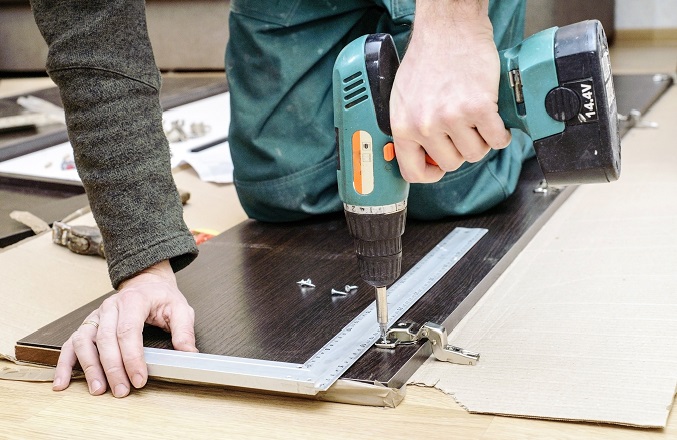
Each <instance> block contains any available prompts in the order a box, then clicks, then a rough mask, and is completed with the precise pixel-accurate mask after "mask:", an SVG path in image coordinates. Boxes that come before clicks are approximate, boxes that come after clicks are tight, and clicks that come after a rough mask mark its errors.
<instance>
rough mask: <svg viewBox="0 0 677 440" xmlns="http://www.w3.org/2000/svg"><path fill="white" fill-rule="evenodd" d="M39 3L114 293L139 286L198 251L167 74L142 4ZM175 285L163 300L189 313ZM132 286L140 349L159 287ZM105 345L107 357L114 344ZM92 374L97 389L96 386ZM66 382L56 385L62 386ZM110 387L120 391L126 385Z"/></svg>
mask: <svg viewBox="0 0 677 440" xmlns="http://www.w3.org/2000/svg"><path fill="white" fill-rule="evenodd" d="M31 6H32V8H33V12H34V16H35V19H36V23H37V24H38V27H39V28H40V31H41V32H42V34H43V36H44V38H45V40H46V41H47V43H48V46H49V53H48V59H47V71H48V73H49V75H50V77H51V78H52V79H53V80H54V82H55V83H56V84H57V85H58V87H59V90H60V93H61V98H62V101H63V105H64V109H65V111H66V120H67V126H68V134H69V138H70V141H71V144H72V146H73V150H74V156H75V161H76V165H77V169H78V173H79V174H80V177H81V179H82V182H83V185H84V187H85V190H86V191H87V196H88V199H89V202H90V206H91V208H92V213H93V214H94V217H95V219H96V221H97V225H98V226H99V229H100V230H101V234H102V236H103V240H104V244H105V247H106V255H107V260H108V268H109V274H110V277H111V282H112V284H113V287H115V288H118V287H120V286H121V283H123V281H125V280H130V283H131V279H132V278H134V279H136V278H138V277H135V275H137V274H138V275H141V274H142V273H145V272H144V270H146V269H148V268H150V267H153V266H154V265H157V264H158V263H160V264H161V265H162V266H163V269H164V270H169V271H172V269H173V270H174V271H176V270H179V269H181V268H183V267H185V266H186V265H187V264H189V263H190V262H191V261H192V260H193V259H194V258H195V256H196V255H197V248H196V245H195V241H194V240H193V238H192V236H191V234H190V232H189V231H188V229H187V227H186V225H185V223H184V222H183V214H182V207H181V203H180V201H179V196H178V193H177V191H176V187H175V185H174V181H173V178H172V175H171V169H170V165H169V146H168V143H167V140H166V138H165V136H164V132H163V130H162V109H161V107H160V103H159V89H160V76H159V73H158V70H157V67H156V65H155V60H154V58H153V53H152V50H151V47H150V42H149V39H148V33H147V30H146V23H145V7H144V2H143V1H140V0H135V1H125V0H80V1H54V0H32V1H31ZM163 261H166V263H161V262H163ZM144 278H146V277H144ZM171 278H172V279H173V273H172V274H171ZM168 283H169V281H166V282H165V284H167V285H169V287H166V288H163V289H164V290H166V289H169V290H171V291H172V292H173V293H172V294H171V295H169V294H168V295H166V296H164V300H165V301H167V303H166V304H165V305H173V307H171V308H170V310H171V313H172V315H174V314H176V316H178V315H182V316H183V315H185V314H186V313H189V312H187V310H188V308H189V306H188V305H187V303H185V299H184V300H183V302H182V301H180V300H179V299H177V296H178V295H180V296H181V298H183V296H182V295H181V294H180V292H179V291H178V289H176V287H175V285H174V286H171V283H169V284H168ZM128 286H129V283H127V284H125V285H124V287H125V288H124V289H121V290H120V292H118V294H116V295H115V297H116V298H118V299H119V298H127V297H128V296H129V297H130V298H132V299H130V300H129V302H126V303H125V304H129V307H125V308H124V310H125V311H124V313H123V314H121V315H118V318H117V321H116V322H117V326H118V331H119V332H120V331H121V332H122V333H125V334H127V330H126V327H127V326H129V324H127V321H126V319H127V317H128V316H129V317H132V319H133V321H134V323H133V324H134V325H133V326H132V328H134V329H135V330H134V331H135V332H136V336H135V337H134V339H133V341H134V345H135V347H136V348H135V350H136V351H137V352H138V351H140V350H142V346H141V342H140V336H141V333H140V329H141V328H142V326H143V323H144V320H145V319H146V317H143V319H142V315H144V314H145V311H146V308H147V306H148V304H150V303H153V301H154V298H155V299H157V292H156V290H155V287H157V284H154V285H150V284H145V285H144V286H143V287H139V288H134V289H127V287H128ZM161 290H162V289H161ZM125 301H127V300H126V299H125ZM109 302H111V301H109ZM103 307H104V306H103V305H102V308H100V309H99V310H100V311H103ZM158 307H159V306H158ZM106 310H110V309H106ZM94 313H96V312H94ZM106 316H108V313H106ZM191 325H192V324H191ZM86 327H91V328H92V329H95V330H97V329H96V328H95V327H94V326H90V325H87V326H86ZM100 327H103V324H101V325H100ZM81 329H82V328H81ZM90 330H91V329H90ZM78 331H80V330H78ZM76 333H77V332H76ZM95 337H96V336H95ZM109 342H110V344H111V347H113V348H115V345H114V344H113V341H112V340H106V341H102V343H104V345H105V344H108V343H109ZM118 347H119V345H118ZM98 348H99V352H107V347H101V346H99V347H98ZM177 348H178V347H177ZM193 348H194V343H193ZM128 352H129V353H131V350H130V351H128ZM124 354H125V353H122V352H120V358H118V360H117V361H116V362H114V363H113V364H110V365H105V367H106V368H108V369H118V370H120V368H122V367H123V363H124V362H123V359H122V355H124ZM76 355H78V356H79V354H78V353H76V352H75V351H73V347H72V346H69V345H68V344H66V345H64V349H63V350H62V358H64V359H67V363H68V364H74V356H76ZM101 361H102V365H103V364H106V361H105V360H104V359H101ZM124 366H126V364H125V365H124ZM71 368H72V365H71ZM144 368H145V366H144ZM62 371H63V370H62ZM144 371H145V370H144ZM87 373H88V372H87V371H85V375H86V376H87V380H88V383H89V385H90V389H91V386H92V380H93V379H92V375H91V374H89V375H88V374H87ZM57 377H60V376H57ZM68 379H69V378H68ZM144 382H145V381H144ZM132 383H134V382H132ZM67 385H68V384H67V382H66V383H65V385H64V384H63V383H61V384H56V383H55V389H63V388H65V387H66V386H67ZM110 385H111V388H113V389H114V387H115V386H116V385H118V384H117V383H111V384H110ZM103 391H105V387H104V388H103ZM103 391H102V392H103Z"/></svg>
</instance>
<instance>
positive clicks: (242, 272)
mask: <svg viewBox="0 0 677 440" xmlns="http://www.w3.org/2000/svg"><path fill="white" fill-rule="evenodd" d="M663 90H665V88H663ZM645 97H646V95H645ZM624 105H625V104H624ZM638 105H641V104H638ZM619 107H621V106H620V104H619ZM625 108H638V106H637V105H631V106H628V107H625ZM640 108H641V107H640ZM541 179H542V175H541V172H540V169H539V168H538V165H537V163H536V161H535V160H531V161H528V162H527V163H526V164H525V167H524V170H523V172H522V175H521V179H520V183H519V186H518V189H517V191H516V193H515V194H513V195H512V196H511V197H510V198H509V199H508V200H506V201H505V202H503V203H501V204H499V205H498V206H496V207H495V208H493V209H492V210H490V211H488V212H486V213H484V214H482V215H477V216H470V217H465V218H460V219H454V220H449V221H437V222H415V221H409V222H408V224H407V230H406V232H405V234H404V237H403V247H404V256H403V262H402V266H403V272H406V271H407V270H409V269H410V268H411V267H412V266H413V265H414V264H415V263H416V262H418V261H419V260H420V259H421V257H423V256H424V255H425V254H426V253H427V252H429V251H430V250H431V249H432V247H433V246H435V244H437V243H438V242H439V241H440V240H441V239H442V238H443V237H444V236H445V235H446V234H448V233H449V232H450V231H451V230H453V228H454V227H456V226H462V227H482V228H487V229H488V230H489V232H488V233H487V235H486V236H485V237H484V238H482V239H481V241H480V242H479V243H478V244H477V245H476V246H475V247H474V248H473V249H471V250H470V252H468V254H467V255H466V256H465V257H464V258H463V259H462V260H461V261H460V262H459V263H458V264H456V265H455V266H454V267H453V268H452V269H451V270H450V271H449V272H448V273H447V274H446V275H445V276H444V277H443V278H442V279H441V280H440V281H439V282H438V283H437V284H436V285H435V286H433V287H432V288H431V289H430V291H429V292H428V293H427V294H426V295H425V296H424V298H422V299H421V300H419V301H418V302H417V303H416V304H415V305H414V306H413V307H412V308H411V309H410V310H409V311H407V312H406V313H405V315H404V317H403V318H402V319H403V320H408V321H414V322H418V323H423V322H425V321H428V320H431V321H435V322H440V323H444V324H445V325H446V326H447V328H448V329H449V330H450V329H451V328H453V326H455V325H456V324H457V323H458V322H459V321H460V319H461V318H462V317H463V316H464V315H465V314H466V313H467V312H468V311H469V310H470V308H471V307H472V305H474V304H475V303H476V302H477V300H479V298H480V297H481V295H482V294H483V293H484V292H485V291H486V290H487V289H488V288H489V286H490V285H491V284H492V283H493V281H494V280H495V279H496V278H497V277H498V276H499V275H500V273H501V272H502V271H503V270H504V269H505V268H506V267H507V265H508V264H509V263H510V262H511V261H512V260H513V259H514V257H515V256H516V255H517V254H518V252H519V251H520V250H521V249H522V247H523V246H524V245H525V244H526V243H527V242H528V241H529V240H530V239H531V237H532V236H533V234H535V233H536V232H537V231H538V229H540V227H541V225H542V224H543V223H544V222H545V221H546V220H547V218H548V217H549V216H550V215H551V214H552V213H553V212H554V211H555V210H556V209H557V207H558V206H559V205H560V204H561V203H562V202H563V201H564V200H565V199H566V197H568V195H569V194H570V193H571V192H572V191H573V189H574V188H573V187H569V188H566V189H564V190H551V191H550V192H548V193H546V194H541V193H534V191H533V189H534V188H535V187H536V186H537V185H538V183H539V182H540V180H541ZM303 278H311V279H312V280H313V282H314V283H315V284H316V286H317V287H316V288H315V289H314V290H303V289H301V288H299V286H298V285H297V284H296V281H298V280H301V279H303ZM178 281H179V285H180V287H181V290H182V291H183V292H184V294H185V295H186V297H187V298H188V299H189V301H190V303H191V304H192V305H193V307H194V308H195V311H196V334H197V343H198V348H199V349H200V350H201V351H202V352H205V353H212V354H220V355H229V356H238V357H246V358H256V359H269V360H276V361H283V362H295V363H304V362H305V361H306V360H307V359H308V358H309V357H310V356H311V355H312V354H314V353H315V352H316V351H318V350H319V349H320V348H321V347H322V346H323V345H324V344H325V343H326V341H328V340H329V339H330V338H331V337H333V336H334V335H335V334H337V333H338V332H339V330H340V329H341V328H343V327H344V326H345V325H346V324H347V323H348V322H349V321H350V320H352V319H353V318H354V317H355V316H356V315H357V314H358V313H359V312H360V311H361V310H363V309H364V308H365V307H367V306H368V305H369V304H370V303H371V302H372V301H373V289H372V288H370V287H368V286H366V285H365V284H364V283H363V282H361V280H359V276H358V273H357V268H356V262H355V256H354V254H353V249H352V241H351V239H350V237H349V236H348V232H347V230H346V227H345V222H344V220H343V217H342V215H338V214H337V215H333V216H327V217H323V218H318V219H314V220H312V221H307V222H299V223H293V224H265V223H259V222H255V221H247V222H244V223H242V224H240V225H238V226H236V227H234V228H232V229H230V230H228V231H226V232H225V233H223V234H221V235H220V236H218V237H216V238H214V239H213V240H211V241H209V242H207V243H206V244H204V245H202V247H201V254H200V256H199V257H198V259H197V261H196V262H195V263H194V264H192V265H191V266H189V267H188V268H186V269H185V270H184V271H182V272H179V274H178ZM345 284H355V285H357V286H359V289H358V291H357V292H356V293H354V294H351V295H348V296H346V297H332V296H331V295H330V290H331V289H332V288H337V289H341V288H342V287H343V286H344V285H345ZM102 299H103V298H101V299H98V300H96V301H93V302H92V303H90V304H88V305H86V306H84V307H82V308H80V309H78V310H76V311H74V312H73V313H71V314H69V315H67V316H65V317H64V318H62V319H60V320H58V321H56V322H54V323H52V324H50V325H48V326H46V327H44V328H42V329H40V330H39V331H38V332H36V333H34V334H32V335H30V336H28V337H26V338H24V339H22V340H21V341H19V342H18V343H17V357H19V358H20V359H22V360H27V361H37V362H43V363H48V364H49V363H51V364H53V363H54V361H55V350H58V349H59V348H60V346H61V344H63V342H64V341H65V340H66V339H67V338H68V337H69V336H70V334H71V333H72V332H73V330H75V329H76V328H77V326H78V325H80V323H81V322H82V321H83V320H84V319H85V317H86V316H87V314H88V313H89V312H90V311H91V310H92V309H94V308H95V307H96V306H98V304H99V303H100V302H101V301H102ZM144 342H145V345H146V346H148V347H159V348H171V343H170V340H169V338H168V336H167V335H166V334H165V333H163V332H161V331H159V330H157V329H153V328H147V329H146V332H145V334H144ZM429 353H430V351H429V348H428V347H427V346H425V345H424V346H422V347H400V348H398V349H397V350H381V349H377V348H371V349H370V350H369V351H368V352H367V353H366V354H365V355H364V356H362V358H360V359H359V360H358V361H357V362H356V363H355V364H354V365H353V367H352V368H350V370H348V371H347V372H346V373H345V374H344V375H343V378H346V379H353V380H361V381H367V382H374V381H377V382H381V383H383V384H386V385H388V386H391V387H399V386H401V385H402V384H403V383H405V382H406V380H407V379H408V378H409V377H410V375H411V374H412V373H413V371H415V369H416V368H417V367H418V366H419V365H420V364H421V363H422V362H423V360H425V358H427V356H428V355H429Z"/></svg>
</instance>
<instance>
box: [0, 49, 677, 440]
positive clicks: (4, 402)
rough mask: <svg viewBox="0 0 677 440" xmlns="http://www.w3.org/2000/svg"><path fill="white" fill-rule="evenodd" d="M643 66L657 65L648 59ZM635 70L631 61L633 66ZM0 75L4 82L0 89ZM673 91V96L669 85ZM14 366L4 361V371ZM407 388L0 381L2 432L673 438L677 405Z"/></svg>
mask: <svg viewBox="0 0 677 440" xmlns="http://www.w3.org/2000/svg"><path fill="white" fill-rule="evenodd" d="M650 51H651V49H647V50H646V51H645V52H642V57H641V60H642V61H641V62H643V63H644V62H646V60H647V59H649V60H650V59H651V57H650V56H647V54H646V53H647V52H649V53H650ZM624 53H625V52H624V51H623V49H622V48H621V49H618V50H615V55H614V56H617V57H620V60H621V61H620V62H619V64H620V65H630V64H631V63H632V59H630V58H633V57H635V55H636V51H635V48H632V50H629V51H628V52H627V53H628V54H629V55H628V56H627V57H628V58H623V56H624ZM666 53H667V54H668V56H670V57H671V62H670V63H667V64H668V65H671V66H672V67H671V69H673V70H674V66H675V60H677V48H674V49H673V48H671V47H669V48H667V49H666V48H662V49H661V50H660V57H657V58H656V59H657V60H658V62H660V63H663V65H666V61H665V54H666ZM614 62H615V60H612V64H613V65H614V66H615V64H614ZM644 68H645V69H649V70H648V71H649V72H652V71H653V70H651V69H652V66H651V65H645V66H644ZM615 70H616V72H617V73H622V72H620V71H619V69H617V68H616V69H615ZM639 70H640V69H639V68H633V69H632V72H633V73H637V72H638V71H639ZM663 71H665V70H663ZM4 83H5V81H0V93H2V92H3V85H4ZM22 85H23V84H22ZM670 96H671V97H670V99H677V94H675V93H672V94H671V95H670ZM0 307H1V306H0ZM0 310H1V309H0ZM12 365H13V364H10V363H9V362H5V361H0V370H2V369H3V368H9V367H11V366H12ZM406 394H407V395H406V398H405V400H404V402H403V403H402V404H401V405H399V406H398V407H397V408H395V409H388V408H386V409H384V408H374V407H363V406H352V405H345V404H336V403H325V402H316V401H308V400H302V399H297V398H287V397H279V396H266V395H260V394H253V393H244V392H237V391H232V390H224V389H220V388H208V387H198V386H188V385H178V384H167V383H158V382H153V383H150V384H149V385H148V386H147V387H146V388H144V389H143V390H139V391H134V392H133V393H132V394H131V395H130V396H129V397H127V398H125V399H115V398H113V397H112V396H111V395H110V394H106V395H103V396H99V397H91V396H90V395H89V394H88V392H87V388H86V384H85V382H84V381H75V382H74V383H73V385H71V387H70V388H69V389H68V390H67V391H65V392H60V393H55V392H52V391H51V386H50V384H49V383H25V382H14V381H2V380H0V408H2V410H0V439H4V438H8V439H12V438H17V439H24V438H31V439H33V438H36V439H39V438H50V439H65V438H68V439H71V438H110V437H115V438H147V439H154V438H162V439H168V438H313V439H317V438H351V439H352V438H411V439H414V438H416V439H420V438H465V439H522V438H524V439H530V438H539V439H540V438H548V439H549V438H557V439H591V438H611V439H644V438H652V439H653V438H673V439H677V417H676V416H675V414H674V412H673V414H672V415H671V417H670V420H669V424H668V427H667V428H666V429H664V430H641V429H633V428H626V427H616V426H609V425H596V424H585V423H570V422H557V421H542V420H531V419H519V418H511V417H501V416H493V415H475V414H469V413H467V412H466V411H465V410H464V409H462V408H461V407H459V406H458V405H457V404H455V403H454V401H453V399H451V398H450V397H449V396H446V395H444V394H442V393H441V392H440V391H438V390H435V389H429V388H419V387H415V386H409V387H407V390H406ZM632 398H633V396H631V395H628V396H627V399H632Z"/></svg>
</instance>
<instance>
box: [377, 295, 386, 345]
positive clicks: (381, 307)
mask: <svg viewBox="0 0 677 440" xmlns="http://www.w3.org/2000/svg"><path fill="white" fill-rule="evenodd" d="M376 320H377V321H378V326H379V328H380V330H381V342H385V341H386V336H387V334H388V296H387V294H386V288H385V286H383V287H376Z"/></svg>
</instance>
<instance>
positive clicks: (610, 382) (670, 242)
mask: <svg viewBox="0 0 677 440" xmlns="http://www.w3.org/2000/svg"><path fill="white" fill-rule="evenodd" d="M675 114H677V88H674V87H673V88H672V89H670V90H669V91H668V93H667V94H666V96H665V97H664V98H663V99H662V100H661V101H659V102H658V103H657V104H656V106H655V107H654V109H653V111H651V112H650V113H649V114H647V116H646V117H647V118H648V119H649V120H652V121H656V122H658V123H659V124H660V129H658V130H640V129H635V130H633V131H631V132H630V133H629V134H628V135H627V136H626V137H625V138H624V141H623V171H622V177H621V180H619V181H618V182H616V183H614V184H613V185H591V186H585V187H581V188H579V189H578V190H577V191H576V192H575V193H574V194H573V195H572V196H571V197H570V198H569V199H568V200H567V202H566V203H565V204H564V205H563V206H562V207H561V208H560V209H559V210H558V211H557V212H556V213H555V214H554V215H553V217H552V218H551V219H550V220H549V222H548V223H547V224H546V225H545V226H544V227H543V229H542V230H541V231H540V232H539V233H538V234H537V235H536V237H535V238H534V240H533V241H532V242H531V243H530V244H529V245H527V247H526V248H525V250H524V251H522V253H521V254H520V256H519V257H518V258H517V259H516V260H515V261H514V262H513V264H512V265H511V267H510V268H508V270H507V271H506V272H505V273H504V274H503V275H502V276H501V277H500V278H499V279H498V281H497V282H496V283H495V284H494V285H493V286H492V287H491V289H490V290H489V291H488V292H487V294H486V295H485V296H484V297H483V298H482V299H481V300H480V303H478V305H477V307H475V308H473V310H472V311H471V312H470V313H469V314H468V315H467V316H466V317H465V319H464V320H463V321H462V322H461V323H460V324H459V325H458V326H457V327H456V328H455V330H454V331H453V332H452V334H451V336H450V340H451V341H453V343H454V344H455V345H459V346H461V347H464V348H466V349H469V350H473V351H478V352H480V353H481V355H482V357H481V360H480V362H479V363H478V365H477V366H475V367H473V368H468V367H464V366H458V365H450V364H446V363H441V362H435V361H430V360H429V361H428V363H427V364H425V366H424V367H422V368H420V369H419V370H418V372H417V373H416V374H415V375H414V376H413V377H412V379H411V380H410V383H416V384H424V385H428V386H435V387H437V388H439V389H441V390H443V391H444V392H446V393H448V394H451V395H453V396H454V398H455V399H456V400H457V401H458V402H459V403H460V404H461V405H462V406H464V407H466V408H467V409H468V410H469V411H471V412H477V413H492V414H509V415H516V416H523V417H537V418H552V419H570V420H587V421H594V422H608V423H618V424H626V425H635V426H642V427H663V426H665V424H666V421H667V417H668V414H669V413H670V409H671V406H672V403H673V396H674V393H675V387H676V385H677V319H675V317H676V316H677V272H676V271H675V268H676V267H677V252H675V249H677V231H676V230H675V224H677V205H676V204H675V203H673V200H674V195H675V194H676V193H677V173H676V172H675V169H676V168H677V147H676V145H675V141H674V140H675V139H676V138H677V126H675V124H674V115H675Z"/></svg>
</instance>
